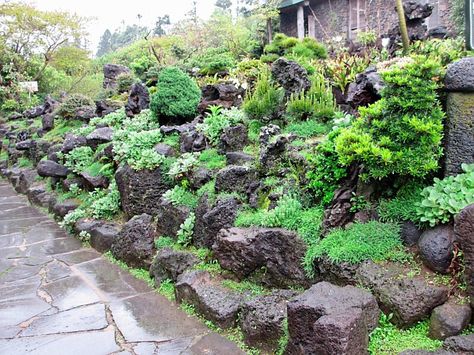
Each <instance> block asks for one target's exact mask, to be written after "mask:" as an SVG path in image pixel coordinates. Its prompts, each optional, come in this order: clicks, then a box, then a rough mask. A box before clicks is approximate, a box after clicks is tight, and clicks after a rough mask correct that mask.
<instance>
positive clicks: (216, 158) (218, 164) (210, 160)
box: [198, 149, 227, 170]
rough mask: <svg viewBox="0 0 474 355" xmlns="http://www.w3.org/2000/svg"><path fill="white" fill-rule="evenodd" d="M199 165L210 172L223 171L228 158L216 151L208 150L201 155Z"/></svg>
mask: <svg viewBox="0 0 474 355" xmlns="http://www.w3.org/2000/svg"><path fill="white" fill-rule="evenodd" d="M198 159H199V163H200V164H201V165H203V166H204V167H206V168H207V169H210V170H215V169H222V168H224V167H225V166H226V162H227V160H226V157H225V155H221V154H219V153H218V152H217V150H216V149H206V150H204V151H202V152H201V154H200V155H199V158H198Z"/></svg>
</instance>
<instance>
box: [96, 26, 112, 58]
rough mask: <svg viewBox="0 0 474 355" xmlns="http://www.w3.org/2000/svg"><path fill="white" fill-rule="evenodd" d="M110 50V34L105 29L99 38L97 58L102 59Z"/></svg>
mask: <svg viewBox="0 0 474 355" xmlns="http://www.w3.org/2000/svg"><path fill="white" fill-rule="evenodd" d="M111 50H112V33H111V32H110V30H109V29H106V30H105V32H104V34H103V35H102V36H101V37H100V41H99V47H98V49H97V54H96V55H97V57H102V56H103V55H104V54H107V53H109V52H110V51H111Z"/></svg>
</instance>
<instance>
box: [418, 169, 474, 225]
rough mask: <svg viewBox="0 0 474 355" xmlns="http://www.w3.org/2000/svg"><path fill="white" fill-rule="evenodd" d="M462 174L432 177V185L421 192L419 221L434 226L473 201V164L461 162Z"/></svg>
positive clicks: (447, 220)
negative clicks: (442, 177) (439, 177)
mask: <svg viewBox="0 0 474 355" xmlns="http://www.w3.org/2000/svg"><path fill="white" fill-rule="evenodd" d="M462 169H463V171H464V173H463V174H458V175H456V176H448V177H446V178H444V179H443V180H440V179H438V178H435V179H434V184H433V186H429V187H427V188H425V189H424V190H423V191H422V192H421V197H422V200H421V203H420V204H419V207H418V209H417V214H418V217H419V219H420V221H421V222H426V223H429V224H430V226H432V227H433V226H435V225H436V224H439V223H448V222H449V221H450V220H451V219H452V218H453V217H454V216H456V215H457V214H458V213H459V212H460V211H461V210H462V209H463V208H464V207H466V206H468V205H470V204H472V203H474V164H470V165H468V164H463V165H462Z"/></svg>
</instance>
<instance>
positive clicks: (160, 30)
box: [153, 15, 171, 37]
mask: <svg viewBox="0 0 474 355" xmlns="http://www.w3.org/2000/svg"><path fill="white" fill-rule="evenodd" d="M170 23H171V22H170V15H164V16H158V19H157V20H156V24H155V28H154V30H153V33H154V34H155V35H157V36H158V37H161V36H164V35H165V34H166V30H165V28H164V26H166V25H169V24H170Z"/></svg>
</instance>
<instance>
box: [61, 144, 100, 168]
mask: <svg viewBox="0 0 474 355" xmlns="http://www.w3.org/2000/svg"><path fill="white" fill-rule="evenodd" d="M92 164H94V151H93V150H92V148H91V147H89V146H83V147H77V148H74V149H73V150H71V151H70V152H69V153H68V154H66V156H65V162H64V165H65V166H66V167H67V168H69V169H71V170H72V171H73V172H75V173H76V174H79V173H81V172H83V171H85V170H86V169H88V168H89V167H90V166H91V165H92Z"/></svg>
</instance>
